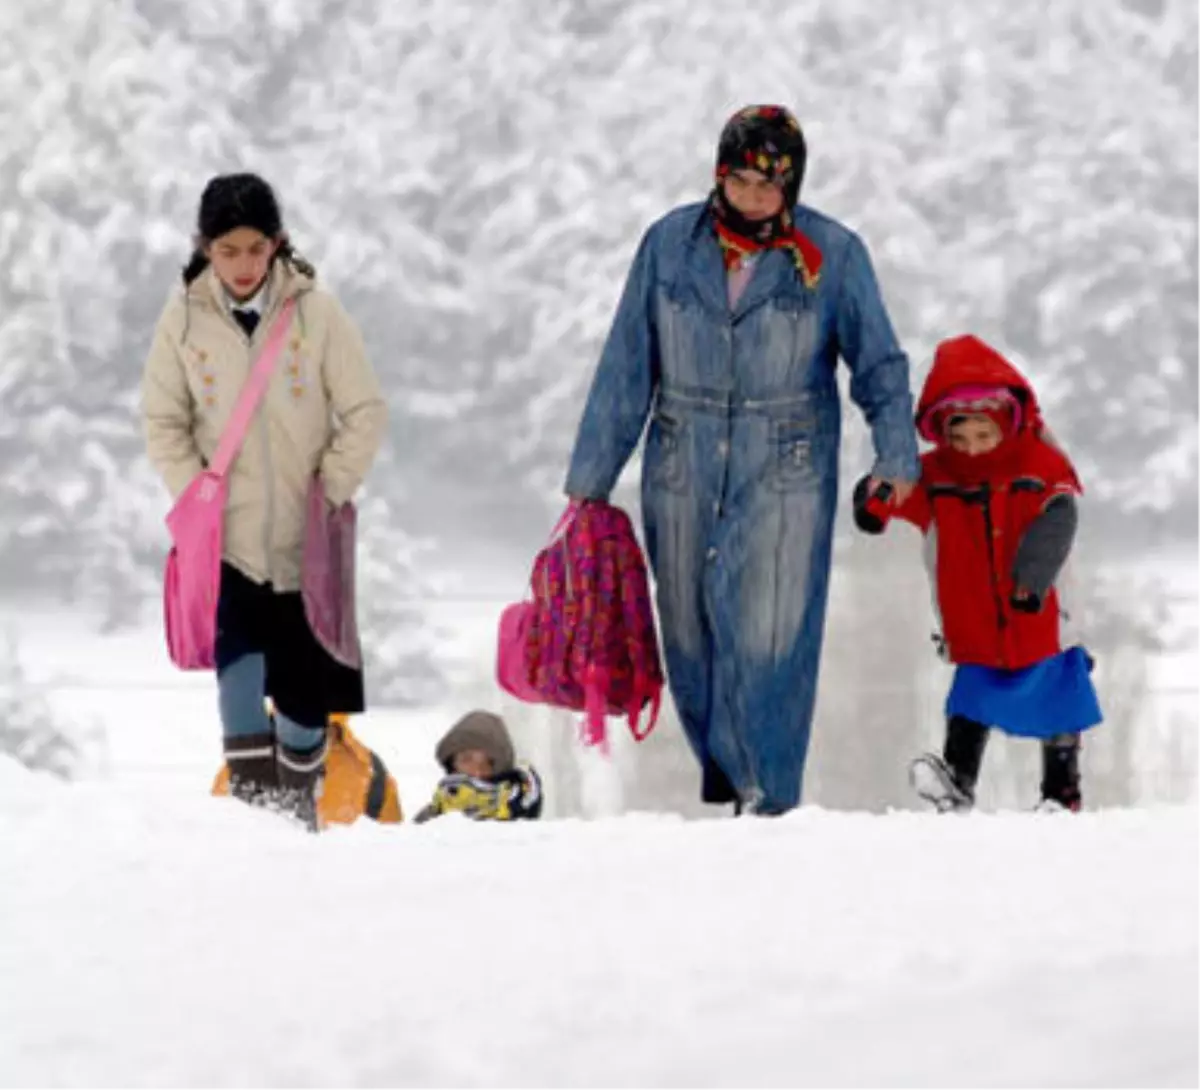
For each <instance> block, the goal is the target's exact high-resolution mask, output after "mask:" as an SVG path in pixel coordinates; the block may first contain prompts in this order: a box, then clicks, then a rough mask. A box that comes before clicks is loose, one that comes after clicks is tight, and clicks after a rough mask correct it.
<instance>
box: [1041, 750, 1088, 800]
mask: <svg viewBox="0 0 1200 1090" xmlns="http://www.w3.org/2000/svg"><path fill="white" fill-rule="evenodd" d="M1039 809H1042V810H1059V809H1062V810H1071V811H1073V812H1077V811H1079V810H1082V809H1083V793H1082V791H1081V790H1080V776H1079V735H1078V734H1056V735H1055V736H1054V737H1053V738H1047V739H1046V740H1045V741H1044V742H1043V743H1042V802H1041V805H1040V806H1039Z"/></svg>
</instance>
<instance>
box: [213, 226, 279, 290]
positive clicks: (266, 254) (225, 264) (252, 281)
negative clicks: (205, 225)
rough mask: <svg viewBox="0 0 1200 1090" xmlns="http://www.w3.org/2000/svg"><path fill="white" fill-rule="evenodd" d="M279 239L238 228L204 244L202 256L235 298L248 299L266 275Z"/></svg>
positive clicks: (259, 232)
mask: <svg viewBox="0 0 1200 1090" xmlns="http://www.w3.org/2000/svg"><path fill="white" fill-rule="evenodd" d="M278 249H279V239H277V238H268V237H267V236H266V235H264V234H263V233H262V232H261V231H257V230H255V229H254V228H253V227H238V228H235V229H234V230H232V231H230V232H229V233H228V234H225V235H222V236H221V237H220V238H215V239H213V240H212V242H210V243H208V245H207V246H205V247H204V256H205V257H207V258H208V260H209V261H211V262H212V267H213V271H214V272H216V274H217V277H218V279H219V280H220V281H221V283H222V284H224V285H225V290H226V291H228V292H229V294H230V295H232V296H233V297H234V298H235V299H239V300H240V299H249V298H250V296H252V295H253V294H254V293H255V292H256V291H258V289H259V287H261V286H262V282H263V281H264V280H265V279H266V278H267V270H268V269H269V268H270V267H271V258H273V257H274V256H275V251H276V250H278Z"/></svg>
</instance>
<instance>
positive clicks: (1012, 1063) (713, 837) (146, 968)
mask: <svg viewBox="0 0 1200 1090" xmlns="http://www.w3.org/2000/svg"><path fill="white" fill-rule="evenodd" d="M20 627H21V635H22V644H23V646H24V647H25V649H26V652H27V658H28V662H27V665H28V667H29V671H30V673H31V675H32V676H33V677H35V678H37V679H38V680H39V681H40V683H41V684H43V685H45V686H46V687H47V688H48V689H50V690H51V691H52V698H53V701H54V704H55V707H56V708H57V709H58V710H60V711H61V712H62V713H63V714H65V715H68V716H70V717H72V718H75V719H77V720H83V721H86V720H87V719H88V718H89V717H92V718H94V719H95V720H96V721H97V723H98V725H99V726H101V727H103V728H104V730H105V732H106V735H107V746H106V748H105V749H104V750H103V751H102V752H103V753H104V754H105V756H104V759H103V760H102V761H101V762H100V763H99V764H98V765H97V766H96V767H95V768H94V769H93V771H92V774H91V776H90V777H89V778H87V779H85V780H83V781H82V782H79V783H77V784H74V785H66V784H62V783H60V782H58V781H55V780H51V779H49V778H47V777H45V776H41V775H37V774H34V773H30V772H28V771H27V770H25V769H24V768H22V767H20V766H18V765H16V764H15V763H14V762H12V761H10V760H7V759H0V875H3V890H4V892H3V894H2V895H0V980H3V981H4V983H5V986H4V987H3V988H0V1085H4V1086H21V1085H30V1084H34V1085H58V1086H85V1085H86V1086H116V1085H121V1086H183V1085H189V1086H194V1085H272V1086H275V1085H300V1086H309V1085H312V1086H317V1085H351V1086H382V1085H505V1086H516V1085H520V1086H530V1085H551V1084H553V1085H572V1086H574V1085H621V1086H625V1085H629V1086H632V1085H666V1086H683V1085H714V1086H715V1085H722V1086H725V1085H728V1086H732V1085H739V1086H746V1085H805V1086H834V1085H838V1086H842V1085H847V1086H849V1085H856V1086H857V1085H894V1086H950V1085H954V1086H970V1085H980V1086H1055V1085H1061V1086H1066V1085H1071V1086H1101V1085H1103V1086H1128V1085H1137V1086H1186V1085H1196V1084H1197V1081H1198V1079H1200V1066H1198V1059H1197V1017H1198V1006H1197V986H1198V979H1197V966H1198V952H1197V927H1196V921H1197V913H1198V905H1197V850H1198V844H1197V840H1198V837H1197V820H1196V818H1197V813H1196V810H1195V808H1194V807H1192V806H1186V807H1150V808H1147V809H1141V810H1124V811H1118V810H1113V811H1102V812H1097V813H1089V814H1084V815H1081V816H1079V817H1047V816H1040V815H1033V814H1025V813H1004V814H978V815H974V816H972V817H970V818H964V819H954V818H951V819H939V818H937V817H935V816H931V815H924V814H905V813H892V814H888V815H885V816H872V815H866V814H856V813H835V812H831V811H825V810H820V809H816V808H810V809H806V810H804V811H802V812H800V813H797V814H795V815H793V816H790V817H787V818H784V819H779V820H775V821H745V822H733V821H724V820H700V821H685V820H683V819H681V818H678V817H675V816H668V815H651V814H645V813H642V814H627V815H624V816H621V817H613V818H606V819H603V820H595V821H548V822H543V823H541V824H539V825H534V826H526V827H511V828H502V827H491V828H489V827H483V826H476V825H471V824H469V823H467V822H465V821H460V820H458V819H446V820H444V821H442V822H438V823H434V824H432V825H427V826H421V827H413V826H401V827H390V828H386V827H379V826H373V825H371V824H370V823H367V822H362V823H359V825H357V826H355V827H353V828H350V829H335V830H332V831H331V832H329V833H328V834H327V835H325V836H322V837H319V838H310V837H306V836H304V835H301V834H299V833H298V832H296V831H294V830H293V829H292V828H290V827H287V826H285V825H284V824H282V823H281V822H279V821H277V820H273V819H272V818H271V817H270V816H269V815H263V814H260V813H255V812H251V811H249V810H247V809H245V808H244V807H241V806H240V805H238V804H237V803H234V802H230V801H228V800H213V799H211V798H209V797H208V796H207V794H206V790H207V787H208V783H209V781H210V779H211V776H212V774H213V772H214V771H215V763H216V739H215V729H214V724H213V712H214V698H213V693H212V689H211V681H210V679H208V678H204V677H199V678H186V677H180V676H179V675H177V674H174V673H172V672H171V671H170V669H169V667H167V666H166V664H165V661H164V657H163V655H162V651H161V648H160V647H159V646H158V643H157V634H155V633H150V634H147V633H134V634H131V635H129V636H125V637H115V638H108V639H105V640H101V641H96V640H92V641H91V643H90V644H89V645H88V646H87V648H86V650H85V651H84V650H81V647H82V646H83V643H84V641H85V640H86V638H85V637H83V636H82V635H80V634H78V633H77V634H75V635H73V636H68V635H67V634H66V633H65V632H63V631H62V628H61V622H59V623H58V626H57V627H56V625H55V623H54V620H53V618H48V619H45V620H41V621H39V620H38V618H36V617H32V616H26V617H24V618H22V624H21V626H20ZM83 663H86V668H82V667H81V665H80V664H83ZM71 664H74V665H71ZM101 678H103V681H101V680H99V679H101ZM367 722H369V723H370V728H369V730H367V728H366V727H364V737H366V738H367V739H368V740H369V741H370V743H371V744H372V745H373V746H376V747H377V748H378V749H379V750H380V752H381V753H382V754H383V756H384V757H385V759H386V760H387V761H388V762H389V764H390V765H391V767H392V768H393V770H394V771H395V772H396V773H397V776H398V778H399V780H400V786H401V791H402V795H403V797H404V801H405V804H406V806H407V807H408V808H409V809H410V810H411V809H413V808H415V807H416V806H417V805H419V804H420V801H421V799H422V797H423V796H424V794H425V793H426V792H427V791H428V789H429V787H430V785H431V783H432V777H433V775H434V769H433V768H432V766H431V761H430V756H431V749H432V742H433V739H434V737H435V736H436V734H437V733H438V732H439V731H440V730H442V729H444V727H445V725H446V716H445V713H444V710H443V711H439V710H437V709H433V710H429V711H426V712H408V713H403V714H401V713H391V714H389V713H373V715H372V717H371V718H370V720H368V721H367Z"/></svg>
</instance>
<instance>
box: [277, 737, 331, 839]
mask: <svg viewBox="0 0 1200 1090" xmlns="http://www.w3.org/2000/svg"><path fill="white" fill-rule="evenodd" d="M327 748H328V739H327V738H322V740H321V742H320V744H319V745H317V746H315V747H313V748H312V749H307V750H297V749H292V748H290V747H289V746H285V745H283V744H282V743H280V745H279V809H280V810H281V811H282V812H284V813H287V814H291V815H292V816H293V817H295V818H296V820H297V821H299V822H300V823H301V824H302V825H303V826H304V827H305V828H306V829H308V830H309V832H313V833H315V832H317V831H318V830H319V829H320V821H319V820H318V817H317V799H318V798H320V795H321V786H322V777H323V775H324V771H325V753H326V750H327Z"/></svg>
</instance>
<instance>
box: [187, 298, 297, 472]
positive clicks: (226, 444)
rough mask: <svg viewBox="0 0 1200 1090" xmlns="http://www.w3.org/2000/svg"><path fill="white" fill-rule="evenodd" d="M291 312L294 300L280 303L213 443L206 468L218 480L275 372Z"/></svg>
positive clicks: (225, 470) (233, 454) (239, 444)
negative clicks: (281, 304)
mask: <svg viewBox="0 0 1200 1090" xmlns="http://www.w3.org/2000/svg"><path fill="white" fill-rule="evenodd" d="M295 309H296V300H295V299H289V300H288V301H287V302H286V303H284V304H283V309H282V310H281V311H280V312H279V317H278V318H276V319H275V324H274V325H273V326H271V332H270V335H269V336H268V337H267V342H266V344H264V345H263V348H262V351H261V352H260V353H259V356H258V359H257V360H256V361H255V363H254V370H252V371H251V372H250V377H249V378H248V379H246V384H245V385H244V386H243V387H242V391H241V393H239V394H238V400H237V404H236V405H235V406H234V409H233V415H232V416H231V417H230V418H229V423H228V424H226V425H225V430H224V431H223V432H221V441H220V442H219V443H218V444H217V452H216V454H214V455H213V460H212V462H211V463H210V465H209V467H208V468H209V472H211V473H215V474H216V475H217V476H218V477H224V476H225V474H226V473H228V472H229V467H230V465H231V464H232V463H233V460H234V458H236V457H237V452H238V450H240V449H241V446H242V440H243V439H245V438H246V430H247V429H248V428H249V427H250V421H251V419H253V417H254V412H255V410H256V409H257V408H258V405H259V402H261V401H262V399H263V394H265V393H266V392H267V385H268V384H269V383H270V381H271V373H272V372H273V371H274V370H275V361H276V360H277V359H278V358H279V351H280V349H281V348H283V342H284V340H285V339H286V338H287V331H288V326H289V325H291V322H292V312H293V311H294V310H295Z"/></svg>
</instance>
